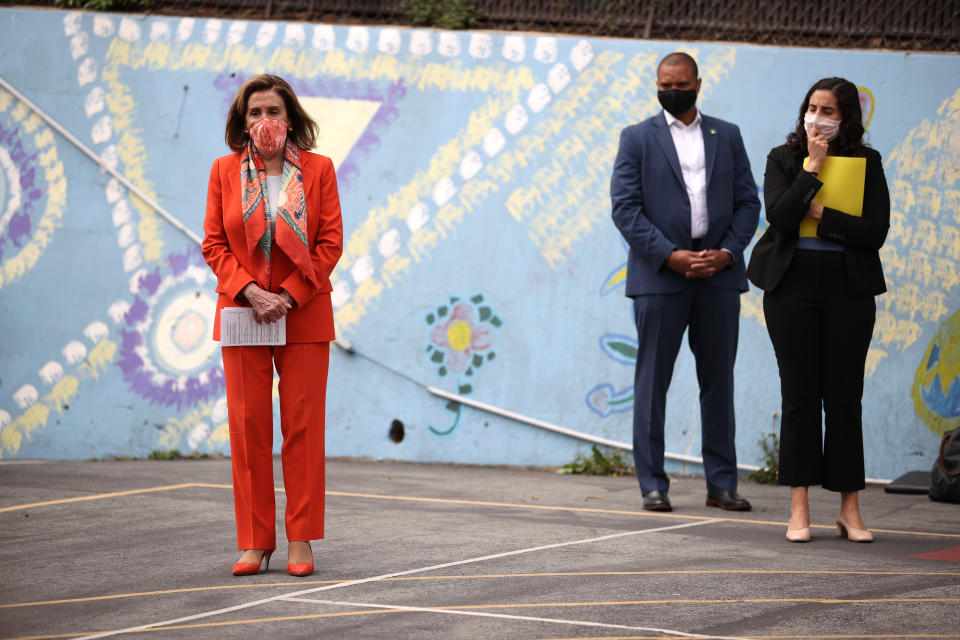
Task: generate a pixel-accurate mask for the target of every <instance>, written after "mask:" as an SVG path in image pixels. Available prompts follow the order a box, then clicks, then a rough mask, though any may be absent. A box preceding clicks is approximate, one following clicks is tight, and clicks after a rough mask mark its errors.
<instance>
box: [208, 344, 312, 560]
mask: <svg viewBox="0 0 960 640" xmlns="http://www.w3.org/2000/svg"><path fill="white" fill-rule="evenodd" d="M222 351H223V371H224V377H225V378H226V383H227V413H228V416H229V422H230V455H231V463H232V467H233V503H234V508H235V510H236V514H237V547H238V548H239V549H274V548H276V546H277V536H276V525H275V517H276V503H275V502H274V485H273V367H274V364H276V367H277V374H278V375H279V376H280V431H281V432H282V433H283V446H282V447H281V449H280V459H281V461H282V463H283V486H284V489H285V490H286V494H287V508H286V516H285V521H286V528H287V540H316V539H319V538H322V537H323V508H324V488H325V487H324V481H325V478H324V405H325V403H326V394H327V365H328V362H329V358H330V343H328V342H310V343H297V344H287V345H283V346H276V347H224V348H223V350H222Z"/></svg>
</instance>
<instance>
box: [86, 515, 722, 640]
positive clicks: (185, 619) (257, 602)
mask: <svg viewBox="0 0 960 640" xmlns="http://www.w3.org/2000/svg"><path fill="white" fill-rule="evenodd" d="M717 522H721V521H720V520H701V521H699V522H687V523H684V524H674V525H670V526H668V527H656V528H653V529H638V530H634V531H625V532H621V533H612V534H609V535H605V536H598V537H596V538H586V539H583V540H572V541H570V542H557V543H554V544H545V545H541V546H539V547H528V548H526V549H517V550H515V551H504V552H503V553H494V554H491V555H487V556H480V557H477V558H468V559H466V560H455V561H453V562H445V563H443V564H435V565H431V566H429V567H420V568H418V569H407V570H406V571H396V572H394V573H384V574H381V575H379V576H372V577H370V578H360V579H357V580H349V581H347V582H338V583H336V584H328V585H325V586H322V587H315V588H313V589H304V590H303V591H294V592H293V593H285V594H282V595H278V596H273V597H270V598H263V599H261V600H254V601H252V602H246V603H243V604H238V605H234V606H232V607H224V608H223V609H215V610H213V611H204V612H202V613H196V614H194V615H192V616H184V617H182V618H174V619H172V620H163V621H161V622H151V623H150V624H144V625H140V626H137V627H127V628H126V629H117V630H116V631H104V632H103V633H95V634H92V635H88V636H82V637H80V638H74V640H94V638H107V637H110V636H118V635H120V634H124V633H136V632H139V631H145V630H146V629H153V628H155V627H165V626H167V625H172V624H180V623H182V622H189V621H190V620H199V619H201V618H209V617H212V616H216V615H220V614H224V613H231V612H233V611H242V610H244V609H250V608H252V607H256V606H258V605H261V604H267V603H269V602H276V601H278V600H283V599H284V598H295V597H297V596H305V595H309V594H311V593H318V592H320V591H329V590H330V589H341V588H343V587H352V586H354V585H358V584H365V583H367V582H378V581H380V580H386V579H387V578H396V577H398V576H408V575H411V574H414V573H425V572H427V571H435V570H437V569H446V568H448V567H456V566H460V565H464V564H472V563H475V562H484V561H486V560H497V559H499V558H507V557H510V556H516V555H520V554H524V553H533V552H534V551H545V550H547V549H559V548H561V547H569V546H573V545H578V544H590V543H592V542H603V541H604V540H613V539H615V538H624V537H627V536H637V535H643V534H645V533H660V532H662V531H675V530H677V529H688V528H690V527H700V526H703V525H705V524H714V523H717Z"/></svg>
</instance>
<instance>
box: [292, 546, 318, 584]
mask: <svg viewBox="0 0 960 640" xmlns="http://www.w3.org/2000/svg"><path fill="white" fill-rule="evenodd" d="M307 548H308V549H310V542H309V541H307ZM310 557H311V560H312V559H313V549H310ZM287 573H289V574H290V575H292V576H294V577H297V578H303V577H304V576H309V575H312V574H313V562H297V563H291V562H288V563H287Z"/></svg>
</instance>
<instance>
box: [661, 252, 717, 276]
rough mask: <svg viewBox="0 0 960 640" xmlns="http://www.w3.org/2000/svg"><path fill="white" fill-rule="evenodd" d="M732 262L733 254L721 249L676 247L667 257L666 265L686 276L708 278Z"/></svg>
mask: <svg viewBox="0 0 960 640" xmlns="http://www.w3.org/2000/svg"><path fill="white" fill-rule="evenodd" d="M732 262H733V256H731V255H730V254H729V253H728V252H726V251H724V250H722V249H706V250H704V251H686V250H684V249H677V250H676V251H674V252H673V253H671V254H670V257H668V258H667V266H668V267H670V268H671V269H673V270H674V271H676V272H677V273H680V274H682V275H683V276H684V277H686V278H709V277H711V276H713V275H714V274H716V273H717V272H718V271H720V270H721V269H723V268H725V267H726V266H728V265H729V264H731V263H732Z"/></svg>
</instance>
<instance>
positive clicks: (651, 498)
mask: <svg viewBox="0 0 960 640" xmlns="http://www.w3.org/2000/svg"><path fill="white" fill-rule="evenodd" d="M643 510H644V511H673V507H672V506H670V498H668V497H667V492H666V491H651V492H650V493H648V494H647V495H645V496H643Z"/></svg>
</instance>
